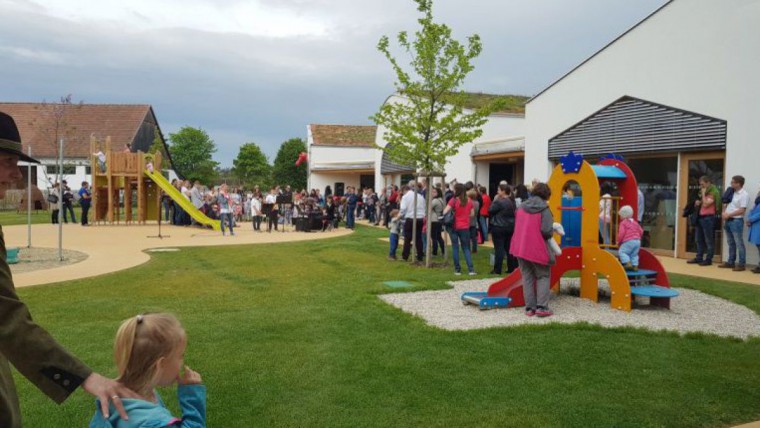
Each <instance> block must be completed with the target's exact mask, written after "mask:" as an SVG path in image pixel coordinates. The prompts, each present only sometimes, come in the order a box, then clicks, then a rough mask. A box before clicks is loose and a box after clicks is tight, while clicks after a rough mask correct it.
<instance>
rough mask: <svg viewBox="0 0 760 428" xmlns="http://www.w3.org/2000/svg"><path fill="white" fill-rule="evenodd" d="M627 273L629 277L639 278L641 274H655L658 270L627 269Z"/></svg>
mask: <svg viewBox="0 0 760 428" xmlns="http://www.w3.org/2000/svg"><path fill="white" fill-rule="evenodd" d="M625 274H626V275H627V276H628V278H637V277H640V276H655V275H657V271H654V270H646V269H639V270H637V271H635V272H634V271H632V270H627V271H625Z"/></svg>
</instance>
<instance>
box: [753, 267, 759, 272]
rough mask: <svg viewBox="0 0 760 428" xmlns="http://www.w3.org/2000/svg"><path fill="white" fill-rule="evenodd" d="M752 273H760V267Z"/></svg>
mask: <svg viewBox="0 0 760 428" xmlns="http://www.w3.org/2000/svg"><path fill="white" fill-rule="evenodd" d="M752 273H760V266H758V267H756V268H754V269H752Z"/></svg>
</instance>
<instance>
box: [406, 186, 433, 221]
mask: <svg viewBox="0 0 760 428" xmlns="http://www.w3.org/2000/svg"><path fill="white" fill-rule="evenodd" d="M415 193H416V192H414V191H413V190H409V191H408V192H406V194H405V195H404V197H403V198H401V207H400V208H399V214H401V217H402V218H405V219H411V218H418V219H420V220H421V219H423V218H425V214H426V210H425V208H426V207H425V197H424V196H422V195H420V194H417V206H416V207H415V206H414V195H415ZM415 208H416V210H415ZM415 211H416V212H417V214H416V216H415Z"/></svg>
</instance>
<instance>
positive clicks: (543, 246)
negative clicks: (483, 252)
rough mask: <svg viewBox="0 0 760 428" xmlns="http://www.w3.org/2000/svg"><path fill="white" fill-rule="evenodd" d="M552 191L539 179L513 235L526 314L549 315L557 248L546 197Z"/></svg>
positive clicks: (512, 248)
mask: <svg viewBox="0 0 760 428" xmlns="http://www.w3.org/2000/svg"><path fill="white" fill-rule="evenodd" d="M551 194H552V191H551V189H550V188H549V186H547V185H546V183H537V184H536V185H535V187H534V188H533V193H532V196H531V197H530V199H528V200H527V201H524V202H523V203H522V205H520V209H518V210H517V215H516V220H515V233H514V234H513V235H512V244H511V246H510V251H509V252H510V253H512V255H513V256H515V257H516V258H517V262H518V263H519V265H520V272H522V277H523V294H524V295H525V315H527V316H529V317H532V316H533V315H537V316H539V317H548V316H551V315H552V311H551V310H549V298H550V297H551V292H550V289H549V287H550V284H549V279H550V274H551V265H553V264H554V252H553V251H551V248H549V244H548V241H547V240H548V239H550V238H551V237H552V234H553V230H552V226H553V225H554V217H553V216H552V212H551V210H549V206H548V205H547V203H546V201H548V200H549V197H550V196H551Z"/></svg>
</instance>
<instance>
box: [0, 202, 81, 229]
mask: <svg viewBox="0 0 760 428" xmlns="http://www.w3.org/2000/svg"><path fill="white" fill-rule="evenodd" d="M90 212H92V210H90ZM50 215H51V212H50V211H43V210H38V211H32V224H45V223H51V221H50ZM74 215H75V216H76V218H77V220H81V218H82V208H81V207H79V206H74ZM90 215H92V214H90ZM69 220H71V219H69ZM0 224H2V225H3V226H12V225H16V224H27V214H26V212H23V213H20V212H16V211H0Z"/></svg>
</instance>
